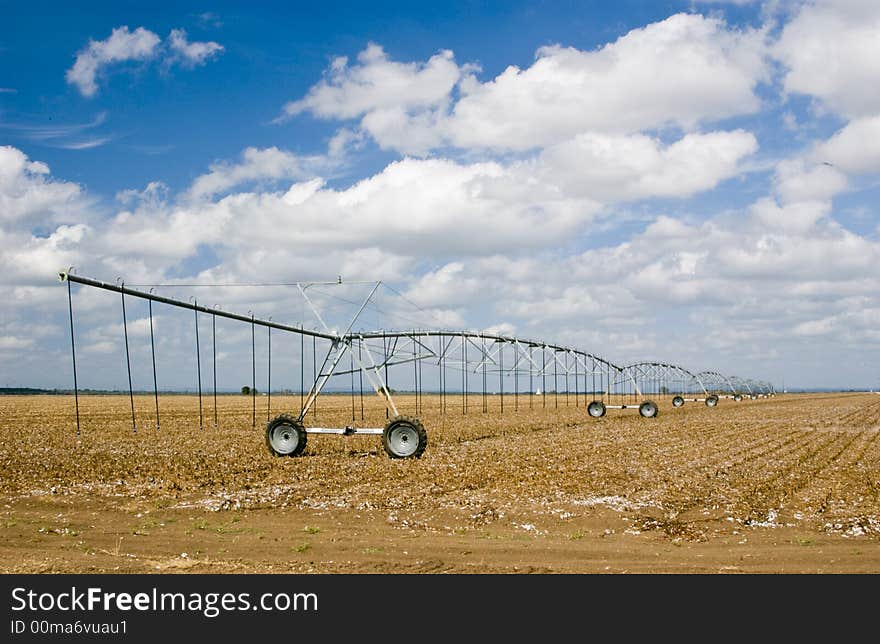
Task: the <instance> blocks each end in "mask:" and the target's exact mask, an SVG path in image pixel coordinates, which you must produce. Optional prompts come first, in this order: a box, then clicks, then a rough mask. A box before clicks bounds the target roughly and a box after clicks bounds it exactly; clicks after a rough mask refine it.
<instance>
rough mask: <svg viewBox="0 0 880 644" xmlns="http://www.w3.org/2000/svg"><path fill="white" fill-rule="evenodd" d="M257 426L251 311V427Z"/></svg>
mask: <svg viewBox="0 0 880 644" xmlns="http://www.w3.org/2000/svg"><path fill="white" fill-rule="evenodd" d="M256 428H257V337H256V328H255V327H254V314H253V313H251V429H256Z"/></svg>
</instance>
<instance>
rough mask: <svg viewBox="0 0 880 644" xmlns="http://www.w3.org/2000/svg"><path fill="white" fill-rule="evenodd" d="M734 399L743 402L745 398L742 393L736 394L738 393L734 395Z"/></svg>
mask: <svg viewBox="0 0 880 644" xmlns="http://www.w3.org/2000/svg"><path fill="white" fill-rule="evenodd" d="M733 399H734V400H735V401H736V402H742V399H743V397H742V394H736V395H735V396H734V397H733Z"/></svg>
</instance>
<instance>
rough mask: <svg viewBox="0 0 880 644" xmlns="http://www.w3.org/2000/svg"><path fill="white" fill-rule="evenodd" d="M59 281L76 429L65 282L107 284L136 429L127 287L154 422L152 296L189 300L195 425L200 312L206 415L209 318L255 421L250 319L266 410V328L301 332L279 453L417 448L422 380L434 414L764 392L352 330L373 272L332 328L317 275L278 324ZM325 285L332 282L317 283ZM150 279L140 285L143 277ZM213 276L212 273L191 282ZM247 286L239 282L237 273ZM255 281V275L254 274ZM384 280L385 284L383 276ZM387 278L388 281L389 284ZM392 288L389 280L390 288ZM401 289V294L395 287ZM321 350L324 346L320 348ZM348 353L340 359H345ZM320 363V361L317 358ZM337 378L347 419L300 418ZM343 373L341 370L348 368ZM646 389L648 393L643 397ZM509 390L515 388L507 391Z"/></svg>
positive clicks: (472, 342)
mask: <svg viewBox="0 0 880 644" xmlns="http://www.w3.org/2000/svg"><path fill="white" fill-rule="evenodd" d="M59 278H60V280H61V282H63V283H66V284H67V296H68V307H69V317H70V341H71V345H70V346H71V357H72V361H73V384H74V399H75V407H76V431H77V434H79V433H80V409H79V387H78V383H77V370H76V341H75V333H74V307H73V290H72V289H71V284H79V285H82V286H87V287H93V288H97V289H102V290H105V291H112V292H115V293H118V294H119V295H120V304H121V307H120V308H121V314H122V324H123V333H124V342H125V361H126V369H127V374H128V391H129V398H130V403H131V418H132V430H133V431H135V432H136V431H137V419H136V414H135V402H134V388H133V386H132V359H131V352H130V350H129V323H128V320H127V315H126V299H127V298H137V299H140V300H145V301H146V302H147V305H148V307H149V308H148V311H149V338H150V355H151V359H152V385H153V394H154V397H155V421H156V429H157V430H159V429H160V426H161V425H160V413H159V411H160V410H159V387H158V376H157V370H156V342H155V336H154V325H153V303H156V304H162V305H167V306H171V307H176V308H178V309H186V310H190V311H192V312H193V315H194V321H195V325H194V330H195V333H194V336H195V346H196V367H197V370H196V374H197V380H198V396H199V429H203V428H204V413H203V412H204V410H203V401H202V398H203V388H202V361H201V350H200V338H199V326H200V320H199V315H200V314H201V315H202V316H209V319H210V321H211V336H212V346H211V349H212V352H213V365H212V366H213V378H212V380H213V401H214V418H213V420H214V422H213V426H214V428H215V429H216V428H217V427H218V423H219V419H218V415H217V335H216V320H217V318H223V319H227V320H234V321H236V322H239V323H243V324H247V325H249V326H250V331H251V361H252V378H253V383H254V387H253V388H252V390H251V396H252V400H253V414H252V425H253V427H254V428H256V416H257V414H256V386H255V385H256V351H255V340H254V337H255V329H256V327H263V328H265V329H267V332H268V341H269V344H268V347H269V353H268V365H269V367H268V377H269V388H268V389H269V390H268V392H267V394H268V396H269V401H268V408H269V409H268V410H267V416H268V415H269V410H271V395H272V391H271V374H272V362H271V361H272V331H273V330H274V331H281V332H285V333H289V334H293V335H295V336H298V339H299V343H298V344H299V347H300V351H299V364H300V409H299V412H298V413H282V414H280V415H277V416H275V417H274V418H272V417H268V418H267V423H266V429H265V439H266V446H267V447H268V449H269V451H270V452H271V453H272V454H274V455H276V456H297V455H299V454H302V453H303V451H304V450H305V448H306V443H307V439H308V435H309V434H337V435H344V436H348V435H375V436H381V437H382V443H383V446H384V448H385V452H386V453H387V454H388V456H390V457H391V458H418V457H420V456H421V455H422V453H423V452H424V451H425V448H426V447H427V444H428V435H427V431H426V429H425V427H424V425H423V424H422V421H421V420H420V415H421V412H422V409H423V404H424V398H423V396H424V392H425V390H426V389H428V388H433V389H429V390H430V391H432V393H435V394H439V406H440V413H441V414H452V413H459V410H460V413H461V414H463V415H466V414H467V413H468V412H469V411H473V410H474V408H478V409H479V410H480V411H481V412H482V413H488V411H489V407H490V404H489V401H490V398H491V399H492V401H493V403H492V405H491V406H492V408H493V409H497V408H499V403H500V413H502V414H503V413H505V395H506V396H507V410H508V412H516V411H519V410H520V409H523V410H525V409H535V408H536V407H541V408H545V409H546V408H548V407H550V408H559V406H560V403H561V404H562V405H563V406H569V405H570V404H571V402H572V401H573V403H574V405H575V406H576V407H580V406H581V405H583V406H584V409H585V410H586V412H587V414H588V415H589V416H591V417H593V418H600V417H602V416H604V415H605V413H606V410H607V409H637V410H638V411H639V413H640V414H641V415H642V416H643V417H646V418H654V417H656V416H657V415H658V414H659V406H658V402H663V401H664V400H665V399H667V398H668V399H669V402H670V403H671V405H672V407H681V406H682V405H683V404H684V403H685V402H689V401H699V402H704V403H705V404H706V405H707V406H709V407H714V406H716V405H717V404H718V401H719V396H720V395H724V396H725V397H729V398H732V399H734V400H737V401H739V400H742V399H743V397H744V396H748V397H750V398H753V399H754V398H756V397H758V396H769V395H773V394H774V393H775V392H774V391H773V387H772V385H770V384H769V383H758V382H754V381H746V380H741V379H738V378H726V377H724V376H722V375H721V374H718V373H716V372H702V373H699V374H694V373H692V372H690V371H688V370H686V369H684V368H683V367H680V366H677V365H673V364H666V363H660V362H639V363H634V364H631V365H628V366H626V367H619V366H616V365H615V364H613V363H611V362H609V361H608V360H605V359H603V358H600V357H598V356H596V355H593V354H591V353H588V352H585V351H582V350H580V349H576V348H572V347H567V346H561V345H557V344H550V343H546V342H543V341H537V340H528V339H524V338H518V337H513V336H508V335H501V334H496V333H482V332H474V331H466V330H443V329H434V330H424V329H414V330H407V331H385V330H372V331H362V330H359V331H356V332H355V331H353V329H354V328H355V324H356V323H357V321H358V320H359V319H360V318H361V317H362V314H363V313H364V311H365V309H367V308H368V307H371V306H372V305H371V301H372V300H373V298H374V295H375V294H376V292H377V290H378V289H379V287H380V286H381V285H382V282H373V283H370V285H371V290H370V291H369V294H368V295H367V296H366V298H365V299H364V300H363V301H360V302H358V303H355V306H357V310H356V312H355V314H354V316H353V317H352V318H351V319H350V321H349V322H348V323H347V327H346V328H345V330H344V331H338V330H337V329H335V328H333V327H331V326H330V325H328V324H327V323H326V322H325V319H324V317H322V314H321V311H320V310H319V307H317V306H315V304H314V303H313V301H312V299H311V298H310V297H309V294H308V292H307V289H308V287H309V286H313V285H314V284H317V283H309V284H305V285H304V284H301V283H293V284H284V286H295V287H296V288H297V290H298V292H299V294H300V295H301V297H302V300H303V303H304V304H305V305H307V306H308V307H309V309H310V310H311V311H312V313H313V314H314V316H315V318H316V320H317V321H318V323H319V324H320V327H321V328H320V329H308V328H305V326H304V325H299V326H297V325H292V324H282V323H279V322H276V321H273V320H272V318H271V317H269V318H268V319H262V318H258V317H256V316H255V315H254V314H253V313H249V314H248V315H242V314H238V313H232V312H228V311H224V310H221V309H220V308H218V307H213V308H210V307H206V306H202V305H200V304H199V303H198V301H197V300H195V299H194V298H191V299H190V300H189V301H184V300H180V299H176V298H172V297H167V296H164V295H159V294H157V293H156V292H155V286H156V285H153V287H152V288H150V289H149V290H148V291H143V290H137V289H134V288H130V287H127V286H126V285H125V282H124V281H122V280H121V279H117V281H116V283H115V284H114V283H108V282H103V281H100V280H96V279H91V278H87V277H82V276H79V275H74V274H73V272H72V269H68V270H65V271H60V272H59ZM320 284H326V285H331V284H332V285H336V284H342V280H341V278H340V279H339V280H338V282H327V283H323V282H322V283H320ZM146 286H149V285H146ZM190 286H211V285H190ZM238 286H246V285H238ZM252 286H256V285H252ZM388 288H390V287H388ZM392 290H393V289H392ZM394 292H395V293H396V291H394ZM398 295H399V294H398ZM306 339H308V340H309V341H310V344H311V358H312V368H311V374H310V380H311V384H310V385H309V386H308V389H306V384H307V377H306V366H305V365H306V352H307V349H306V347H307V345H306ZM319 355H322V356H323V358H319V357H318V356H319ZM345 358H347V360H345ZM319 365H320V366H319ZM334 377H336V378H337V382H339V379H340V378H345V379H346V380H348V381H349V382H350V383H351V396H352V422H351V424H348V425H346V426H344V427H317V426H306V419H307V417H308V414H309V412H310V411H313V410H315V411H316V401H317V399H318V396H319V395H320V394H321V392H322V391H325V389H326V388H327V385H328V383H329V382H330V380H331V378H334ZM346 377H347V378H346ZM392 378H393V379H394V380H395V382H405V384H406V386H407V387H408V388H410V387H411V391H412V393H413V394H414V401H415V414H414V415H411V416H410V415H404V414H401V413H400V412H399V410H398V406H397V404H396V403H395V400H394V396H393V392H394V390H393V389H392V387H391V386H390V384H389V383H390V382H391V380H392ZM356 379H357V382H358V385H359V387H360V395H361V420H363V419H364V411H363V410H364V405H363V391H364V381H366V383H367V384H368V385H369V386H370V387H372V389H373V390H374V391H375V393H376V394H377V395H378V396H379V397H380V398H381V399H382V400H383V402H384V406H385V419H386V423H385V425H384V426H383V427H360V426H357V424H356V423H355V417H356V413H355V412H356V408H355V380H356ZM649 396H650V398H648V397H649ZM511 399H512V400H511Z"/></svg>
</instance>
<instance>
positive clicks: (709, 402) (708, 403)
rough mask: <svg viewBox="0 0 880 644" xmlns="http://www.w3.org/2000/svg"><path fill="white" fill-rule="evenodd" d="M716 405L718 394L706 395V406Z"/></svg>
mask: <svg viewBox="0 0 880 644" xmlns="http://www.w3.org/2000/svg"><path fill="white" fill-rule="evenodd" d="M717 405H718V396H716V395H714V394H713V395H711V396H707V397H706V407H715V406H717Z"/></svg>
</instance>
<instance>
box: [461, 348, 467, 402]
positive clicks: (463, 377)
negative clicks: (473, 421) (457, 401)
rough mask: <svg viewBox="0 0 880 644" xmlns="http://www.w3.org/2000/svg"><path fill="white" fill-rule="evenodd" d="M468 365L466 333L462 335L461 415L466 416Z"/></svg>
mask: <svg viewBox="0 0 880 644" xmlns="http://www.w3.org/2000/svg"><path fill="white" fill-rule="evenodd" d="M467 370H468V366H467V341H466V340H465V337H464V335H462V336H461V415H462V416H464V415H466V414H467V395H468V386H467V376H468V372H467Z"/></svg>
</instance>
